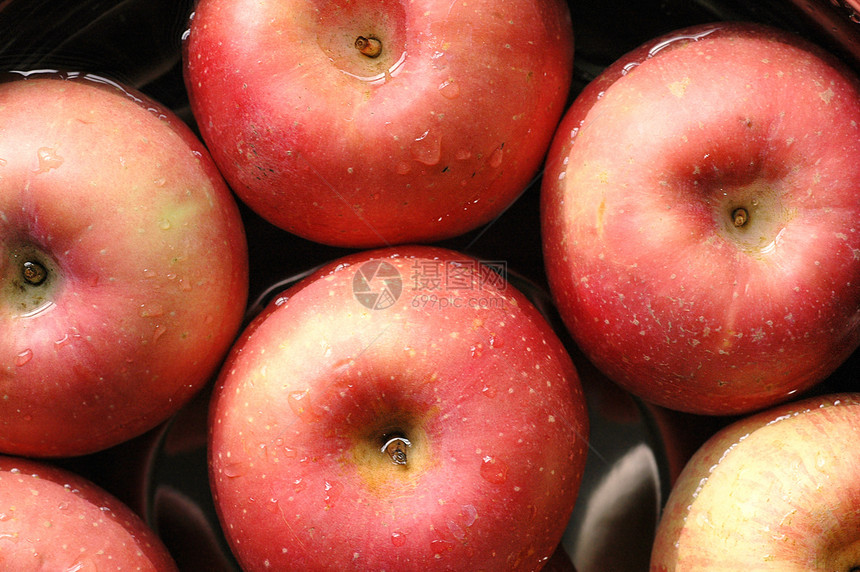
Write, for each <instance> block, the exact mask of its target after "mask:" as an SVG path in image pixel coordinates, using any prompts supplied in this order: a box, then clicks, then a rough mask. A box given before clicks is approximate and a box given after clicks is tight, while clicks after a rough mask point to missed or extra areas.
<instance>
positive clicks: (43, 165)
mask: <svg viewBox="0 0 860 572" xmlns="http://www.w3.org/2000/svg"><path fill="white" fill-rule="evenodd" d="M37 153H38V155H39V170H38V172H39V173H47V172H48V171H50V170H51V169H56V168H57V167H59V166H60V165H62V164H63V158H62V157H60V156H59V155H58V154H57V151H56V149H52V148H51V147H40V148H39V150H38V151H37Z"/></svg>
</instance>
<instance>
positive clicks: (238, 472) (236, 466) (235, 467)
mask: <svg viewBox="0 0 860 572" xmlns="http://www.w3.org/2000/svg"><path fill="white" fill-rule="evenodd" d="M221 472H222V473H223V474H224V476H225V477H227V478H230V479H235V478H236V477H241V476H242V474H243V472H244V471H243V470H242V463H240V462H238V461H232V462H229V463H226V464H225V465H224V468H223V469H222V471H221Z"/></svg>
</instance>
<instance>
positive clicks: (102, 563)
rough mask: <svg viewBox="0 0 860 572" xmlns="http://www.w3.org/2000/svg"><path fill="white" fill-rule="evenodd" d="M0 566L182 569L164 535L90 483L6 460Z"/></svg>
mask: <svg viewBox="0 0 860 572" xmlns="http://www.w3.org/2000/svg"><path fill="white" fill-rule="evenodd" d="M0 569H3V570H65V571H67V572H72V571H78V570H80V571H81V572H83V571H86V570H98V571H99V572H108V571H110V570H117V571H119V570H140V571H148V572H173V571H175V570H178V569H177V567H176V564H175V563H174V562H173V559H172V558H171V557H170V554H169V553H168V551H167V549H166V548H165V547H164V545H163V544H162V542H161V540H160V539H159V538H158V536H157V535H156V534H155V533H154V532H153V531H152V530H151V529H150V528H149V527H147V526H146V524H145V523H144V522H143V520H141V519H140V517H139V516H138V515H137V514H136V513H134V512H133V511H132V510H131V509H130V508H128V507H127V506H126V505H124V504H123V503H121V502H120V501H118V500H117V499H116V498H114V497H113V496H112V495H110V494H109V493H107V492H106V491H104V490H103V489H101V488H100V487H97V486H96V485H94V484H92V483H91V482H90V481H88V480H86V479H84V478H82V477H80V476H78V475H76V474H74V473H70V472H69V471H65V470H61V469H58V468H56V467H53V466H51V465H48V464H45V463H42V462H39V461H34V460H32V459H21V458H15V457H9V456H0Z"/></svg>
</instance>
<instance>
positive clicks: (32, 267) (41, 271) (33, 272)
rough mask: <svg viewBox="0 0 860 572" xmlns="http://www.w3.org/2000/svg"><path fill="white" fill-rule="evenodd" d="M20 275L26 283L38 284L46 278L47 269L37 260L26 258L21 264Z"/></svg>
mask: <svg viewBox="0 0 860 572" xmlns="http://www.w3.org/2000/svg"><path fill="white" fill-rule="evenodd" d="M21 276H22V277H23V278H24V281H25V282H26V283H27V284H30V285H32V286H39V285H40V284H42V283H44V282H45V280H47V279H48V271H47V270H46V269H45V267H44V266H42V265H41V264H39V263H38V262H33V261H32V260H28V261H26V262H24V264H23V265H22V266H21Z"/></svg>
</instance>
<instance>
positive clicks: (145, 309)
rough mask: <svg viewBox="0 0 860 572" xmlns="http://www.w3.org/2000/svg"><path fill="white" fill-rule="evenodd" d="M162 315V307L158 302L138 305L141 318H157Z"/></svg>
mask: <svg viewBox="0 0 860 572" xmlns="http://www.w3.org/2000/svg"><path fill="white" fill-rule="evenodd" d="M163 315H164V307H163V306H162V305H161V304H159V303H158V302H154V303H151V304H141V305H140V317H141V318H157V317H158V316H163Z"/></svg>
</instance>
